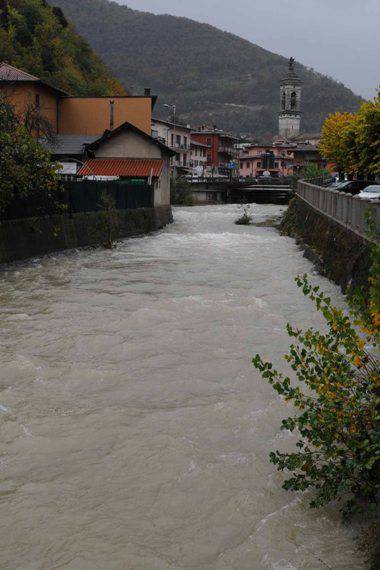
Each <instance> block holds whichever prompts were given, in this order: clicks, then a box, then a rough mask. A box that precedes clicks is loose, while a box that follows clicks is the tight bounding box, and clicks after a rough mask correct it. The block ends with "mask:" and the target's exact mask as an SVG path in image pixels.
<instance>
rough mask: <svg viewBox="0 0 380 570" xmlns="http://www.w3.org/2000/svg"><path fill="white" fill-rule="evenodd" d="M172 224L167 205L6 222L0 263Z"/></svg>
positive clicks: (0, 241)
mask: <svg viewBox="0 0 380 570" xmlns="http://www.w3.org/2000/svg"><path fill="white" fill-rule="evenodd" d="M172 221H173V216H172V210H171V207H170V206H157V207H155V208H139V209H136V210H116V211H113V212H112V213H110V214H108V213H106V212H89V213H81V214H73V215H72V217H69V216H68V215H62V216H44V217H39V218H25V219H20V220H8V221H3V222H1V223H0V263H7V262H10V261H16V260H21V259H26V258H28V257H35V256H39V255H43V254H47V253H51V252H54V251H61V250H64V249H73V248H77V247H85V246H96V245H102V244H104V243H106V242H107V240H108V239H109V237H110V233H111V236H112V239H113V240H118V239H122V238H126V237H132V236H136V235H141V234H146V233H149V232H152V231H154V230H157V229H160V228H163V227H164V226H165V225H167V224H169V223H171V222H172Z"/></svg>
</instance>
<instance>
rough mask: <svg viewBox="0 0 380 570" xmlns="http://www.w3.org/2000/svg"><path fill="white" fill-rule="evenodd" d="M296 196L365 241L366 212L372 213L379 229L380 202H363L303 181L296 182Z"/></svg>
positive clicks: (366, 233) (367, 232)
mask: <svg viewBox="0 0 380 570" xmlns="http://www.w3.org/2000/svg"><path fill="white" fill-rule="evenodd" d="M296 194H297V195H298V196H299V197H300V198H302V200H304V201H305V202H307V203H308V204H310V205H311V206H313V207H314V208H315V209H316V210H319V211H320V212H322V214H325V215H326V216H328V217H330V218H332V219H333V220H335V221H336V222H338V223H339V224H341V225H342V226H344V227H345V228H347V229H349V230H351V231H353V232H355V233H356V234H358V235H360V236H361V237H364V238H366V239H369V237H368V234H369V227H368V223H367V215H368V212H371V211H372V212H373V218H374V221H375V224H376V228H379V227H380V202H373V201H371V200H365V199H362V198H359V196H353V195H352V194H348V193H346V192H339V191H338V190H334V189H332V188H326V187H324V186H323V185H321V186H319V185H317V184H315V183H314V184H311V183H310V182H306V181H304V180H300V181H299V182H298V184H297V190H296Z"/></svg>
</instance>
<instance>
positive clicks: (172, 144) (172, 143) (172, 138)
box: [171, 133, 174, 146]
mask: <svg viewBox="0 0 380 570" xmlns="http://www.w3.org/2000/svg"><path fill="white" fill-rule="evenodd" d="M171 141H172V142H171V146H174V135H173V133H172V136H171Z"/></svg>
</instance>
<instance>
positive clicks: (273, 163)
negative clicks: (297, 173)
mask: <svg viewBox="0 0 380 570" xmlns="http://www.w3.org/2000/svg"><path fill="white" fill-rule="evenodd" d="M293 161H294V149H293V148H292V147H291V146H289V145H283V144H278V145H276V144H268V145H259V144H257V145H256V144H254V145H251V146H249V147H248V148H245V149H244V150H243V151H242V152H241V153H240V156H239V162H240V166H239V176H240V177H242V178H256V177H257V176H263V175H264V173H265V174H266V175H268V173H269V175H270V176H272V177H274V178H279V177H283V176H290V175H291V174H292V172H293Z"/></svg>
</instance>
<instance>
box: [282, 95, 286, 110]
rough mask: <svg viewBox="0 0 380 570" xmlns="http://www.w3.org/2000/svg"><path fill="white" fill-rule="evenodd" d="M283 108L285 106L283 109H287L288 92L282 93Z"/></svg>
mask: <svg viewBox="0 0 380 570" xmlns="http://www.w3.org/2000/svg"><path fill="white" fill-rule="evenodd" d="M282 108H283V110H285V108H286V94H285V93H283V94H282Z"/></svg>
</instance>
